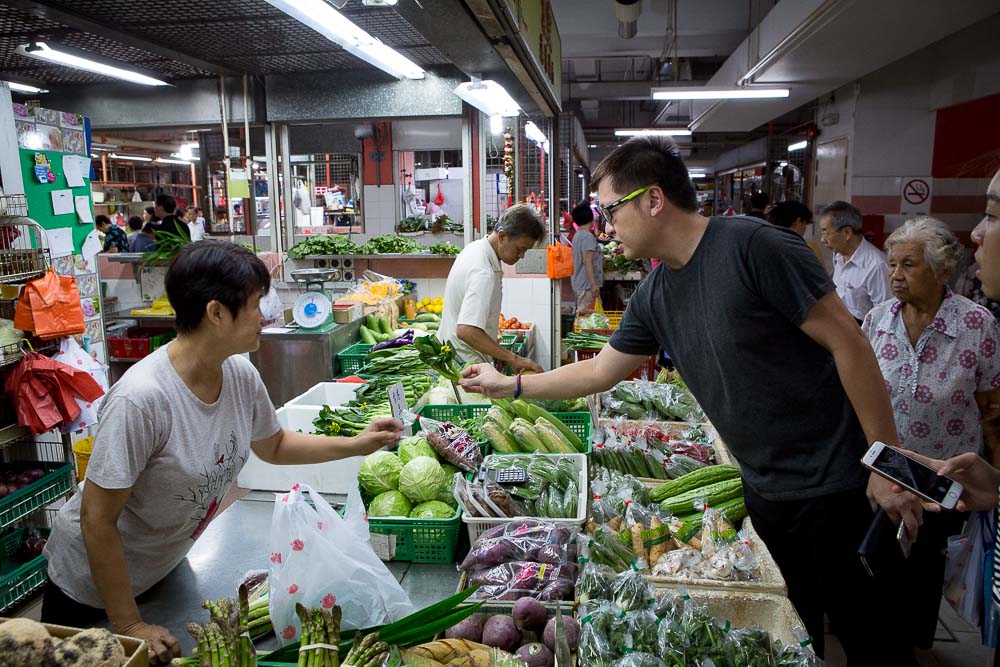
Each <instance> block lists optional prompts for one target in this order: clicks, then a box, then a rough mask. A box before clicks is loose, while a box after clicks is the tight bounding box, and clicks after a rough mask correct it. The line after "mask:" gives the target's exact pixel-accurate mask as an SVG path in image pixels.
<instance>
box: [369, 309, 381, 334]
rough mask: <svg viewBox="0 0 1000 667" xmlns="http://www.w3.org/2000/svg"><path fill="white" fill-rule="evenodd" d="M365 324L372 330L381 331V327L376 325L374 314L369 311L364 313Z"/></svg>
mask: <svg viewBox="0 0 1000 667" xmlns="http://www.w3.org/2000/svg"><path fill="white" fill-rule="evenodd" d="M365 326H366V327H368V328H369V329H371V330H372V331H381V329H380V328H379V326H378V321H377V320H376V319H375V316H374V315H372V314H371V313H368V314H367V315H365Z"/></svg>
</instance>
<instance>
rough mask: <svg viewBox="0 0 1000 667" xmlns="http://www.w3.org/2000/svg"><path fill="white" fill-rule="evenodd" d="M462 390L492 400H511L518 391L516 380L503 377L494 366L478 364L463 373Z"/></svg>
mask: <svg viewBox="0 0 1000 667" xmlns="http://www.w3.org/2000/svg"><path fill="white" fill-rule="evenodd" d="M459 384H461V385H462V389H464V390H466V391H469V392H472V393H473V394H482V395H484V396H488V397H490V398H511V397H513V396H514V390H515V389H517V381H516V379H515V378H513V377H510V376H507V375H503V374H502V373H499V372H497V369H495V368H493V365H492V364H476V365H475V366H469V367H468V368H466V369H465V370H464V371H462V381H461V382H460V383H459Z"/></svg>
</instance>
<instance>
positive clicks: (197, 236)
mask: <svg viewBox="0 0 1000 667" xmlns="http://www.w3.org/2000/svg"><path fill="white" fill-rule="evenodd" d="M187 224H188V230H189V231H190V232H191V240H192V241H200V240H202V239H203V238H205V218H204V217H203V216H202V215H201V209H200V208H195V207H194V206H188V208H187Z"/></svg>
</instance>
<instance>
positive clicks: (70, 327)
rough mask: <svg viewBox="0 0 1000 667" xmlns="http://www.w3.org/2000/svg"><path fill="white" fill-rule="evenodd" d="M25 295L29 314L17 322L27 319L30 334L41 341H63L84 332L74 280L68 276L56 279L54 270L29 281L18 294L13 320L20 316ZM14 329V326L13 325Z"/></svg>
mask: <svg viewBox="0 0 1000 667" xmlns="http://www.w3.org/2000/svg"><path fill="white" fill-rule="evenodd" d="M25 293H27V302H28V305H29V309H28V310H29V312H28V313H27V314H26V315H25V316H23V319H22V320H21V321H25V320H26V318H28V317H30V318H31V325H32V328H31V329H30V330H31V331H34V333H35V335H36V336H38V337H39V338H41V339H43V340H48V339H53V338H63V337H65V336H72V335H75V334H81V333H84V332H85V331H86V329H85V327H84V324H83V308H82V307H81V305H80V294H79V292H78V291H77V289H76V280H75V279H74V278H73V277H72V276H60V275H57V274H56V272H55V270H54V269H51V268H50V269H49V271H48V272H47V273H46V274H45V275H44V276H43V277H41V278H37V279H35V280H32V281H31V282H29V283H28V284H27V285H25V286H24V289H23V290H22V291H21V300H20V301H18V308H17V310H18V312H17V313H15V320H17V319H18V318H17V316H18V315H21V312H20V311H22V306H23V305H24V301H25ZM14 326H18V325H17V324H16V323H15V325H14Z"/></svg>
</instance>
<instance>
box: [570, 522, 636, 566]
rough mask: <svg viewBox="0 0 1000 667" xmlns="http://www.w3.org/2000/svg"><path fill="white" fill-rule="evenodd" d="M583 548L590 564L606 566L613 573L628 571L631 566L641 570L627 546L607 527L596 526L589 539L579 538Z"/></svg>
mask: <svg viewBox="0 0 1000 667" xmlns="http://www.w3.org/2000/svg"><path fill="white" fill-rule="evenodd" d="M581 541H582V542H581V543H582V546H583V547H584V548H583V549H582V550H581V551H582V552H583V555H585V556H586V557H587V558H588V559H589V560H590V561H591V562H593V563H599V564H602V565H607V566H609V567H610V568H611V569H613V570H614V571H615V572H622V571H624V570H628V569H630V568H632V567H633V566H635V567H638V568H640V569H641V568H643V567H645V566H646V562H645V561H640V560H639V559H637V558H636V556H635V554H634V553H633V552H632V549H631V547H630V546H629V545H626V544H625V542H623V541H622V540H621V539H620V538H619V537H618V533H615V532H614V531H612V530H611V528H610V527H608V526H598V527H597V529H596V530H595V531H594V534H593V535H592V536H591V537H590V538H585V537H581Z"/></svg>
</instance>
